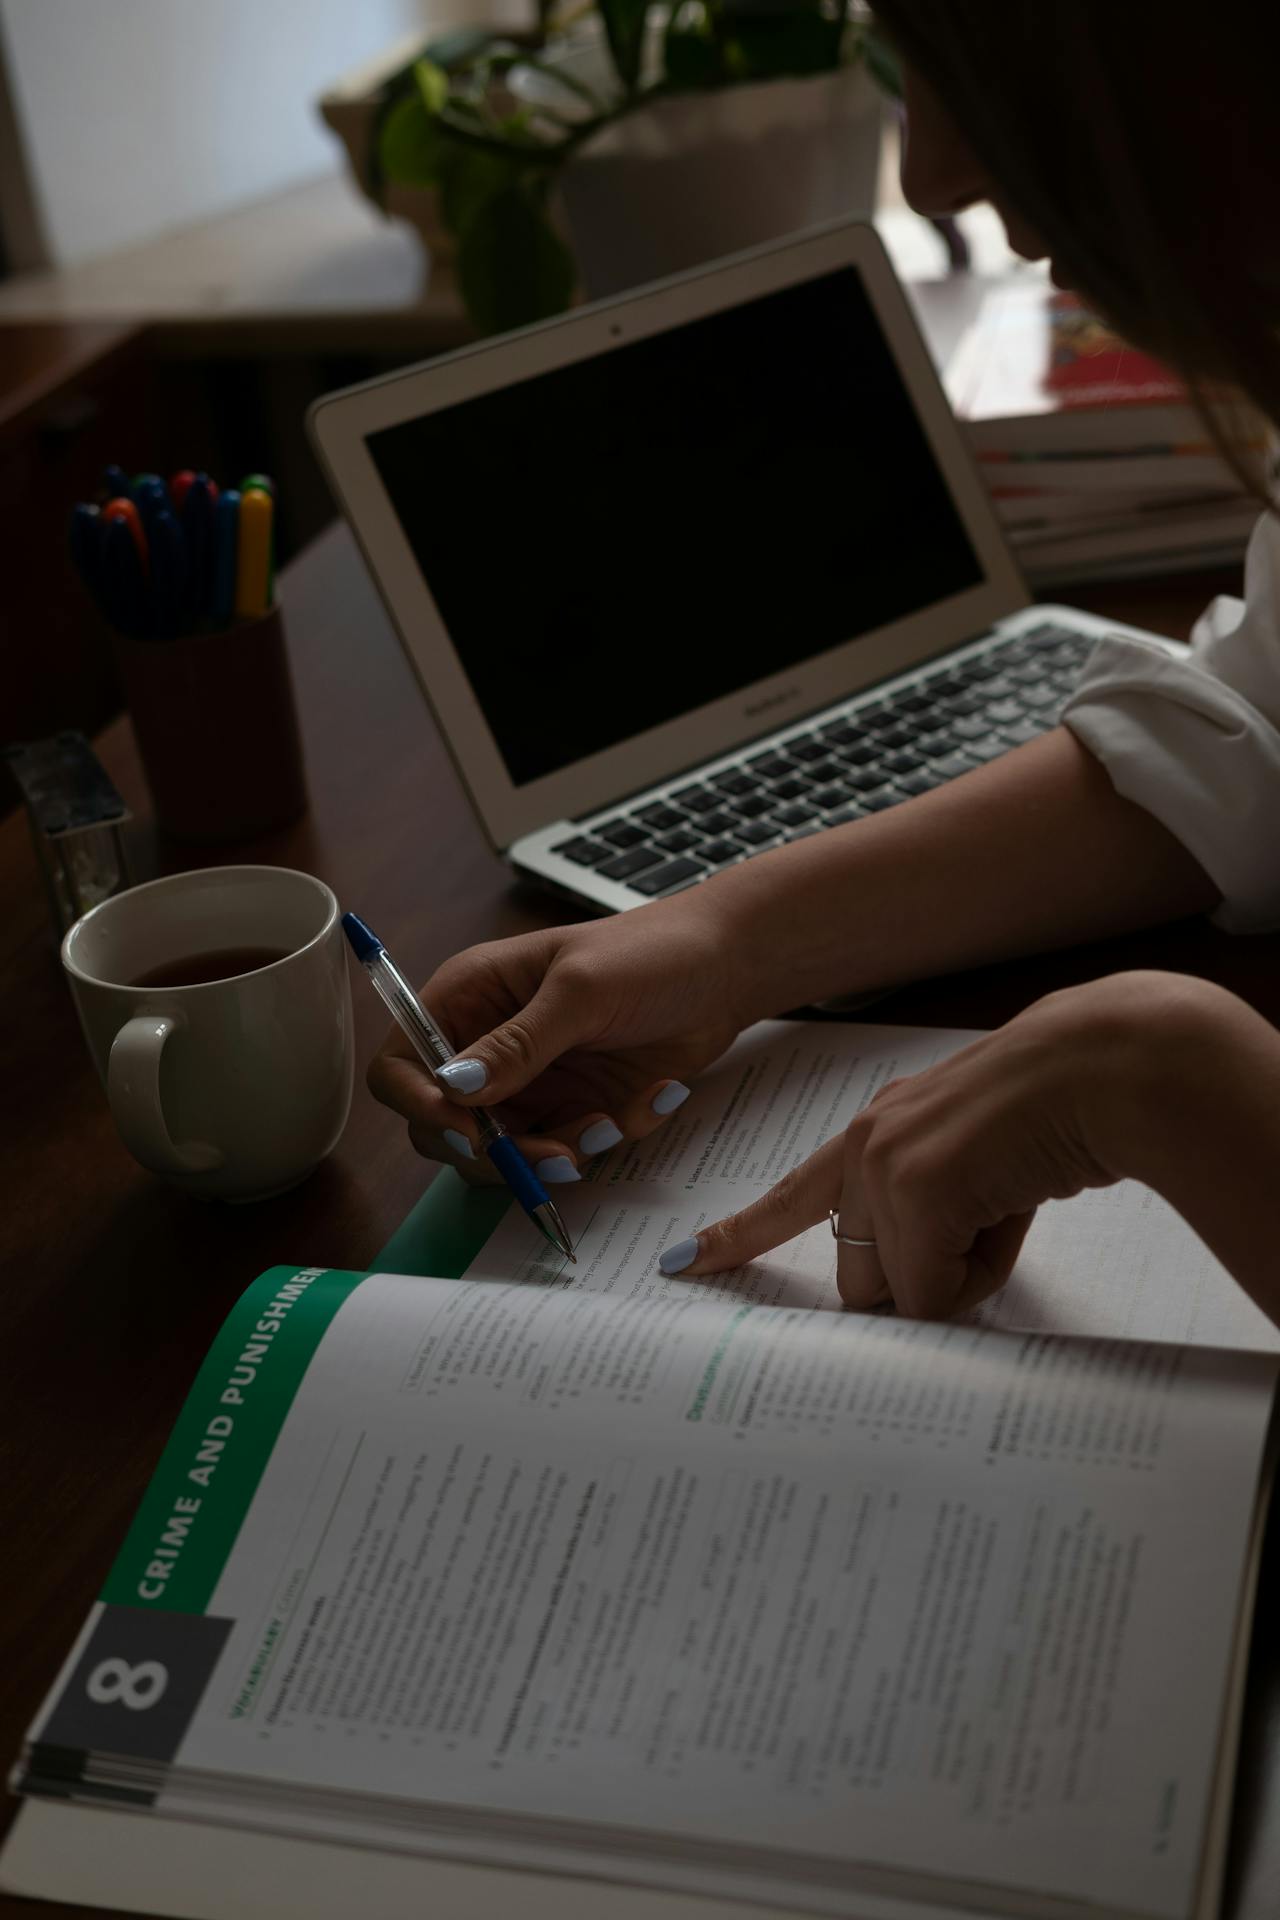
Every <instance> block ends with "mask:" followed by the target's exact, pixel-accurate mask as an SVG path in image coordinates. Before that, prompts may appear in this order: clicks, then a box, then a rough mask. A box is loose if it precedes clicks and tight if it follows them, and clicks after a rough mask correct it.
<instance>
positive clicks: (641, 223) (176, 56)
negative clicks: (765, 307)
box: [0, 0, 1026, 742]
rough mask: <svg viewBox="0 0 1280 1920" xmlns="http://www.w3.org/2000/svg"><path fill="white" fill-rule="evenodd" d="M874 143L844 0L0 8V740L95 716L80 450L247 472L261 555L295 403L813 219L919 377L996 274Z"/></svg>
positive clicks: (1003, 265) (88, 482)
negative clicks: (911, 320)
mask: <svg viewBox="0 0 1280 1920" xmlns="http://www.w3.org/2000/svg"><path fill="white" fill-rule="evenodd" d="M898 139H899V120H898V114H897V111H896V105H895V100H894V76H893V72H892V68H891V64H890V63H889V62H888V61H887V60H886V59H885V57H884V50H883V49H881V48H879V46H878V44H877V43H876V42H875V40H874V37H873V36H872V34H871V30H870V28H869V25H868V22H867V20H866V18H865V14H864V12H863V10H862V9H861V8H860V7H859V6H858V5H857V4H856V0H849V4H848V5H847V8H844V9H843V10H835V9H833V6H832V0H775V4H773V5H772V6H771V5H770V4H768V0H764V3H763V4H762V0H728V3H727V4H726V0H719V3H718V4H716V5H715V6H714V7H713V6H711V5H707V4H704V3H703V0H680V3H679V4H677V5H676V6H675V7H674V8H672V7H656V6H652V5H650V6H646V5H644V4H643V3H642V4H641V5H639V7H637V5H636V4H635V0H596V4H590V3H589V0H588V3H587V4H578V5H575V6H573V7H571V8H570V9H569V10H568V11H567V12H563V13H553V12H551V11H548V10H547V9H546V8H543V9H541V10H539V9H537V8H536V7H535V5H534V4H533V0H270V4H269V5H264V4H262V0H217V4H216V5H214V6H208V5H204V4H201V3H200V0H109V4H108V0H0V524H2V525H3V547H4V556H5V567H4V584H3V590H2V592H0V657H2V658H3V663H4V671H3V674H2V675H0V742H3V741H5V740H12V739H15V738H31V737H34V736H37V735H40V734H45V733H49V732H51V731H53V730H54V729H56V728H60V727H67V726H74V727H81V728H84V729H86V730H88V731H92V730H94V729H95V728H96V727H98V726H99V725H100V724H102V722H103V721H104V720H106V719H107V718H109V717H110V715H111V714H112V713H113V712H115V711H117V710H118V708H119V704H120V695H119V689H118V685H117V681H116V677H115V671H114V667H113V663H112V659H111V651H110V647H109V645H108V644H106V642H105V638H104V635H103V634H102V632H101V631H100V628H99V626H98V624H97V622H96V621H95V619H94V617H93V615H92V612H91V609H90V607H89V605H88V602H87V599H86V596H85V595H84V593H83V591H82V590H81V588H80V584H79V582H78V581H77V580H76V579H75V577H74V574H73V572H72V570H71V569H70V567H69V566H68V565H67V562H66V528H67V515H68V512H69V509H70V504H71V503H72V502H73V501H75V500H77V499H81V498H84V499H92V498H93V497H94V495H95V489H96V488H98V487H99V484H100V483H99V476H100V475H101V473H102V470H103V468H104V466H105V465H106V463H108V462H118V463H120V464H121V465H122V466H123V468H124V469H125V471H126V472H127V473H131V472H134V471H136V470H138V469H140V468H145V469H148V470H156V471H159V472H160V473H162V474H166V473H169V472H172V471H173V470H175V469H179V468H188V469H192V468H193V469H206V470H207V471H208V472H210V473H211V474H215V475H219V476H228V475H229V476H233V477H234V476H236V475H238V474H240V473H243V472H245V471H248V470H267V471H269V472H270V473H271V474H273V475H274V476H275V478H276V480H277V483H278V486H277V516H276V542H277V558H278V560H279V561H280V562H287V560H288V559H289V557H290V556H291V555H292V554H293V553H295V552H297V551H298V550H299V549H300V548H301V547H302V546H304V545H305V544H306V543H307V542H308V541H310V540H312V539H314V538H315V537H317V535H319V534H320V533H321V532H322V531H323V529H324V528H325V526H326V525H327V523H328V522H329V521H330V520H331V519H332V517H333V507H332V504H331V502H330V500H329V498H328V495H327V493H326V490H325V487H324V484H323V482H322V480H321V478H320V476H319V474H318V472H317V470H316V468H315V465H314V462H313V460H312V458H311V455H310V452H309V449H308V447H307V444H306V440H305V436H304V433H303V425H302V422H303V416H304V413H305V409H306V406H307V404H308V402H309V401H310V400H311V399H312V398H313V397H314V396H315V395H317V394H319V393H322V392H324V391H326V390H328V389H331V388H333V387H336V386H340V385H343V384H346V383H348V382H350V381H354V380H359V379H363V378H365V377H367V376H369V375H371V374H374V373H377V372H378V371H380V370H384V369H388V368H391V367H395V366H398V365H402V364H405V363H406V362H410V361H413V360H417V359H420V358H422V357H424V356H426V355H430V354H434V353H438V352H441V351H445V350H448V349H449V348H451V347H454V346H457V345H459V344H461V343H463V342H465V341H467V340H469V339H471V338H474V337H475V336H476V335H477V334H478V333H487V332H493V331H495V330H500V329H501V328H503V327H505V326H509V325H514V324H519V323H521V322H522V321H524V320H527V319H533V318H538V317H540V316H542V315H543V314H546V313H550V312H555V311H558V310H560V309H561V308H562V307H564V306H566V305H568V304H571V303H572V302H575V301H578V300H581V299H582V298H584V297H591V296H592V295H595V294H599V293H606V292H611V291H616V290H617V289H619V288H621V287H625V286H627V285H634V284H636V283H638V282H639V281H642V280H645V279H648V278H652V277H654V276H655V275H656V274H658V273H661V272H665V271H671V270H673V269H677V268H679V267H681V266H685V265H690V264H696V263H698V262H699V261H701V260H703V259H708V258H713V257H715V256H716V255H718V254H721V253H724V252H729V251H732V250H733V249H734V248H735V247H737V246H741V245H745V244H750V243H751V242H752V241H754V240H757V239H768V238H771V237H773V236H774V235H776V234H778V233H782V232H786V231H788V230H792V229H794V228H798V227H801V226H804V225H806V224H809V223H811V222H812V221H813V220H815V219H818V218H823V217H828V216H830V215H831V214H838V213H842V212H846V211H847V212H865V213H867V214H870V215H874V217H875V218H876V220H877V222H878V224H879V226H880V229H881V232H882V234H883V235H884V238H885V240H886V243H887V244H888V246H889V248H890V252H891V254H892V256H893V258H894V261H895V264H896V266H897V267H898V270H899V272H900V274H901V275H902V276H903V278H904V279H905V280H906V281H907V282H908V283H909V285H910V287H911V289H912V292H913V296H914V297H915V299H916V302H917V308H918V311H919V312H920V313H921V315H922V318H923V319H924V321H925V324H926V328H927V331H928V333H929V337H930V340H931V344H932V345H933V346H934V350H935V355H936V357H937V358H938V360H939V364H943V363H944V362H945V361H946V360H947V358H948V357H949V356H950V353H951V351H952V349H953V348H954V345H955V342H956V339H957V338H958V336H959V334H960V333H961V332H962V331H963V328H964V326H965V324H966V322H967V320H968V318H970V317H971V315H972V312H973V310H974V302H975V300H976V299H977V298H978V297H979V294H980V292H981V289H982V288H983V287H985V286H987V285H989V283H990V282H991V281H992V280H998V279H999V278H1000V277H1001V276H1005V275H1008V274H1009V273H1010V272H1012V271H1016V270H1018V269H1015V265H1014V263H1013V262H1012V261H1011V259H1010V256H1009V254H1008V251H1007V248H1006V246H1005V243H1004V239H1003V233H1002V230H1001V229H1000V226H999V223H998V221H996V220H995V217H994V216H993V215H991V214H990V213H989V212H987V211H986V210H982V209H977V210H974V211H973V212H971V213H969V214H966V215H965V216H964V218H963V222H962V225H963V229H964V231H963V235H962V236H958V235H957V234H956V233H954V232H953V233H942V232H940V231H937V230H935V229H934V228H933V227H932V226H931V225H929V224H928V223H926V222H924V221H921V220H920V219H918V218H917V217H916V216H915V215H914V214H912V213H910V212H909V210H908V209H906V207H905V206H904V205H903V203H902V200H901V196H900V193H899V191H898V186H897V147H898ZM1020 271H1022V272H1024V273H1025V271H1026V269H1021V270H1020ZM521 458H522V455H521V450H519V449H512V450H511V464H510V466H509V469H508V470H509V471H511V472H515V471H517V470H518V467H519V463H520V460H521ZM496 471H497V473H498V474H499V475H500V474H501V472H502V467H501V465H499V466H498V468H497V469H496ZM492 508H493V512H494V514H495V518H497V517H498V516H500V514H501V511H502V487H501V482H500V479H496V480H495V492H494V499H493V502H492Z"/></svg>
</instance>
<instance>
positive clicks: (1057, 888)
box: [698, 727, 1219, 1018]
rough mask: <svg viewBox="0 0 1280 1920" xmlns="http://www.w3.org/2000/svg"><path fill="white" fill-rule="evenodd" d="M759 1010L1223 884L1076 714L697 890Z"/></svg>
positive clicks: (1058, 938)
mask: <svg viewBox="0 0 1280 1920" xmlns="http://www.w3.org/2000/svg"><path fill="white" fill-rule="evenodd" d="M698 892H699V894H702V895H703V896H704V898H705V899H706V900H707V903H708V904H710V898H711V896H712V895H714V896H715V899H716V905H717V907H718V908H719V909H721V910H722V911H723V912H724V914H725V917H726V924H727V926H728V927H729V928H730V930H731V936H732V937H733V938H735V940H736V941H737V943H738V946H739V948H740V952H741V957H742V967H743V971H744V974H745V984H744V1004H745V1008H746V1010H747V1011H748V1012H749V1014H750V1017H752V1018H758V1017H760V1016H762V1015H765V1014H768V1013H776V1012H780V1011H782V1010H784V1009H785V1008H787V1007H791V1006H798V1005H800V1004H802V1003H804V1002H806V1001H811V1000H821V999H826V998H829V997H830V996H832V995H834V994H842V993H852V992H859V991H863V990H870V989H872V988H875V987H883V986H891V985H897V984H899V983H901V982H903V981H906V980H911V979H918V978H920V977H921V976H923V975H925V974H939V973H947V972H951V971H954V970H956V969H958V968H963V967H969V966H976V965H980V964H982V963H984V962H987V961H993V960H999V959H1005V958H1009V957H1012V956H1014V955H1016V954H1021V953H1029V952H1036V951H1043V950H1044V949H1047V948H1051V947H1062V946H1068V945H1074V944H1077V943H1079V942H1081V941H1085V940H1093V939H1102V938H1105V937H1107V936H1108V935H1111V934H1117V933H1122V932H1126V931H1129V930H1132V929H1134V928H1138V927H1143V926H1152V925H1156V924H1158V923H1159V922H1161V921H1164V920H1172V919H1176V918H1178V917H1180V916H1181V915H1183V914H1188V913H1198V912H1204V911H1207V910H1208V909H1209V908H1211V907H1212V906H1214V905H1215V904H1216V903H1217V901H1218V898H1219V894H1218V890H1217V888H1216V887H1215V886H1214V885H1213V883H1212V881H1211V880H1209V878H1208V877H1207V875H1206V874H1205V873H1204V871H1203V869H1202V868H1201V867H1200V866H1199V864H1198V863H1197V861H1195V860H1194V859H1193V858H1192V856H1191V855H1190V854H1189V853H1188V852H1187V850H1186V848H1185V847H1184V846H1183V845H1182V844H1181V842H1180V841H1178V840H1176V839H1175V838H1174V836H1173V835H1172V834H1171V833H1170V832H1169V830H1168V829H1167V828H1166V827H1164V826H1162V825H1161V823H1160V822H1159V821H1158V820H1157V819H1156V818H1155V817H1154V816H1153V815H1152V814H1149V813H1147V812H1146V811H1145V810H1144V809H1143V808H1141V807H1138V806H1135V805H1134V804H1133V802H1132V801H1128V800H1124V799H1122V798H1121V797H1120V796H1119V794H1117V793H1116V791H1115V789H1114V787H1113V786H1112V784H1111V781H1110V779H1109V778H1108V776H1107V774H1106V772H1105V770H1104V769H1103V767H1102V766H1101V765H1100V764H1099V763H1098V762H1097V761H1096V760H1095V759H1094V758H1093V756H1092V754H1090V753H1089V752H1088V751H1087V750H1086V749H1085V748H1084V747H1082V746H1081V745H1080V743H1079V742H1078V741H1077V740H1076V738H1075V737H1074V735H1073V734H1071V733H1070V732H1069V731H1068V730H1067V729H1066V728H1064V727H1058V728H1056V729H1055V730H1054V731H1053V732H1051V733H1049V734H1046V735H1045V736H1044V737H1043V738H1042V739H1040V740H1036V741H1033V742H1032V743H1031V744H1030V745H1029V746H1026V747H1021V748H1018V749H1017V750H1016V751H1015V752H1012V753H1009V754H1006V755H1005V756H1004V757H1003V758H1002V759H999V760H996V761H993V762H992V763H991V764H990V765H989V766H986V767H983V768H980V769H978V770H977V771H976V772H974V773H972V774H966V775H965V776H963V777H962V778H961V779H959V780H956V781H952V782H949V783H948V784H947V785H946V786H944V787H939V788H937V789H936V790H935V791H934V792H932V793H928V794H924V795H922V796H921V797H919V798H918V799H914V800H909V801H906V802H905V803H903V804H902V805H899V806H896V807H892V808H889V809H886V811H885V812H883V813H878V814H874V815H872V816H870V817H869V818H867V819H865V820H859V821H857V822H855V823H854V824H852V825H850V826H847V827H839V828H835V829H833V830H832V831H831V832H829V833H825V834H817V835H814V836H812V837H811V838H810V839H808V840H804V841H801V842H799V843H798V844H796V845H795V846H793V847H788V848H785V849H781V850H779V851H777V852H774V853H771V854H763V855H761V856H760V857H759V858H757V859H755V860H750V861H748V862H746V863H745V864H743V865H742V866H740V867H735V868H732V869H731V870H730V871H729V872H728V873H726V874H724V875H722V876H721V877H719V878H718V879H716V880H712V881H709V882H707V883H706V885H705V887H702V888H699V889H698Z"/></svg>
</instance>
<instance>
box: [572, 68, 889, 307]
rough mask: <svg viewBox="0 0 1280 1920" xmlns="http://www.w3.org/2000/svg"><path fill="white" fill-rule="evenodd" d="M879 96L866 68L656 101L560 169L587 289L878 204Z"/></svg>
mask: <svg viewBox="0 0 1280 1920" xmlns="http://www.w3.org/2000/svg"><path fill="white" fill-rule="evenodd" d="M881 138H882V99H881V95H880V93H879V91H878V90H877V88H876V86H875V83H874V82H873V81H872V80H871V78H870V76H869V75H868V73H867V72H866V70H865V68H863V67H861V66H856V67H845V68H842V69H840V71H838V72H836V73H823V74H817V75H814V76H813V77H812V78H807V79H800V80H768V81H760V82H758V83H755V84H751V85H745V86H737V87H726V88H723V89H720V90H717V91H716V92H711V93H698V94H685V95H680V96H677V97H675V98H669V99H665V100H656V101H654V102H653V103H652V104H651V105H649V106H647V107H642V108H640V109H638V110H637V111H636V112H635V113H632V114H628V115H627V116H626V117H625V119H622V120H619V121H617V122H616V123H615V124H614V125H613V126H610V127H606V128H605V130H604V131H603V132H602V133H601V134H600V135H599V136H598V137H597V138H596V139H595V140H593V141H591V142H590V143H589V145H587V146H586V147H584V148H583V150H582V151H581V153H579V154H578V155H577V156H576V157H575V158H574V160H573V161H572V162H571V163H570V165H569V166H567V167H566V168H565V170H564V174H563V177H562V181H561V201H562V206H563V209H564V219H565V225H566V229H567V231H568V233H569V235H570V238H571V241H572V245H573V249H574V253H575V256H576V258H577V261H578V268H579V272H580V274H581V278H582V284H583V290H584V292H585V293H586V295H587V297H588V298H589V299H599V298H601V297H602V296H604V295H606V294H612V293H621V292H623V291H625V290H626V289H627V288H629V287H634V286H639V285H642V284H643V283H644V282H645V281H648V280H657V279H661V278H662V277H663V276H664V275H666V274H669V273H679V272H682V271H683V270H684V269H686V268H690V267H697V266H701V265H702V264H703V262H704V261H707V260H714V259H718V258H720V257H721V256H722V255H724V254H727V253H735V252H737V251H738V250H739V249H740V248H743V247H752V246H758V245H760V244H762V243H763V242H765V241H768V240H777V239H781V238H782V237H783V236H785V235H786V234H789V233H795V232H797V231H799V230H800V229H801V228H803V227H809V226H813V225H816V224H817V223H818V222H819V221H823V220H830V219H835V218H837V217H838V216H841V215H853V214H859V213H865V214H867V215H868V216H869V215H870V214H871V213H872V211H873V210H874V207H875V200H876V186H877V182H878V179H879V170H880V148H881Z"/></svg>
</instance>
